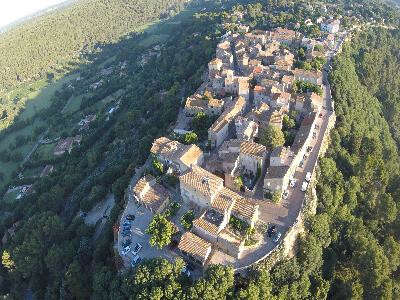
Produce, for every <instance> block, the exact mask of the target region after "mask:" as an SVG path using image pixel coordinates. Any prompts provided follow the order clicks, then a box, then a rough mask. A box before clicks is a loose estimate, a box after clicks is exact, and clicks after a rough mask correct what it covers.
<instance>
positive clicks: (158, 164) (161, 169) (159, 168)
mask: <svg viewBox="0 0 400 300" xmlns="http://www.w3.org/2000/svg"><path fill="white" fill-rule="evenodd" d="M152 166H153V169H154V170H155V172H156V174H157V175H161V174H162V173H164V166H163V164H162V163H161V162H159V161H158V160H156V159H154V160H153V162H152Z"/></svg>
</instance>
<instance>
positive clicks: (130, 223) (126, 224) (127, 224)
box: [122, 220, 132, 227]
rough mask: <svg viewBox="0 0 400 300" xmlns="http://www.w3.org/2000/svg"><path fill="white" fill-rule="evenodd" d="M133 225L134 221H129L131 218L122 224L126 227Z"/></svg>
mask: <svg viewBox="0 0 400 300" xmlns="http://www.w3.org/2000/svg"><path fill="white" fill-rule="evenodd" d="M131 225H132V221H129V220H126V221H125V222H124V224H122V226H124V227H131Z"/></svg>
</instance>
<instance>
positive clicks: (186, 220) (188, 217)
mask: <svg viewBox="0 0 400 300" xmlns="http://www.w3.org/2000/svg"><path fill="white" fill-rule="evenodd" d="M193 220H194V212H193V210H189V211H187V212H186V213H185V214H184V215H183V216H182V217H181V224H182V226H183V228H185V229H186V230H190V229H191V228H192V226H193Z"/></svg>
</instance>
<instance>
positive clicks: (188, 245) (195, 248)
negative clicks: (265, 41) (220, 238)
mask: <svg viewBox="0 0 400 300" xmlns="http://www.w3.org/2000/svg"><path fill="white" fill-rule="evenodd" d="M178 249H179V251H180V252H181V253H182V255H183V256H184V257H187V258H189V259H190V260H192V261H194V262H195V263H198V264H199V265H201V266H204V264H205V262H206V261H207V259H208V257H209V255H210V253H211V243H209V242H207V241H205V240H203V239H202V238H200V237H198V236H197V235H195V234H193V233H191V232H185V233H184V234H183V235H182V237H181V239H180V241H179V244H178Z"/></svg>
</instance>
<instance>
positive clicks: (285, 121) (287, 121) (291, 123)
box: [282, 114, 296, 130]
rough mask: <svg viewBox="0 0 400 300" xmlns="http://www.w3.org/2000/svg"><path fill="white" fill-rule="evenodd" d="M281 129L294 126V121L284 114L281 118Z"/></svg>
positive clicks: (288, 128)
mask: <svg viewBox="0 0 400 300" xmlns="http://www.w3.org/2000/svg"><path fill="white" fill-rule="evenodd" d="M282 125H283V130H290V129H292V128H294V127H295V126H296V121H295V120H293V119H292V118H291V117H289V116H288V115H286V114H284V115H283V119H282Z"/></svg>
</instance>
